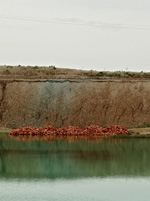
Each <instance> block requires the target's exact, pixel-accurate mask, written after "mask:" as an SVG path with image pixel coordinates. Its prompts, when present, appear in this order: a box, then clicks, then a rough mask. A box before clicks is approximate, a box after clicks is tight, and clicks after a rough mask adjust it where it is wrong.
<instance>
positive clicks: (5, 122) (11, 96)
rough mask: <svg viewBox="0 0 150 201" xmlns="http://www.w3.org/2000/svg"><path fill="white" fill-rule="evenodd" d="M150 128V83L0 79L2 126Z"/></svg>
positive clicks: (139, 81)
mask: <svg viewBox="0 0 150 201" xmlns="http://www.w3.org/2000/svg"><path fill="white" fill-rule="evenodd" d="M149 124H150V80H148V79H147V80H145V79H138V80H137V79H136V80H134V79H132V80H128V79H126V80H124V79H114V78H113V79H107V80H106V79H102V78H101V79H36V80H35V79H1V80H0V126H1V127H6V128H18V127H23V126H37V127H41V126H48V125H52V126H55V127H57V128H60V127H65V126H68V125H69V126H79V127H86V126H89V125H99V126H103V127H104V126H110V125H122V126H125V127H137V126H146V125H149Z"/></svg>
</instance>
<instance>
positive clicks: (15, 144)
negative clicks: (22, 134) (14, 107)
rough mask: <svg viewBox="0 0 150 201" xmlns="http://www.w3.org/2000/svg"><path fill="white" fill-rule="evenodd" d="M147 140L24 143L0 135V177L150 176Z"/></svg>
mask: <svg viewBox="0 0 150 201" xmlns="http://www.w3.org/2000/svg"><path fill="white" fill-rule="evenodd" d="M149 153H150V141H149V140H148V139H103V140H100V141H84V140H79V141H75V142H70V141H69V142H68V141H60V140H56V141H53V142H47V141H38V140H35V141H31V142H24V141H18V140H16V139H13V138H10V137H8V136H0V177H1V178H2V177H5V178H54V179H55V178H79V177H95V176H96V177H97V176H99V177H109V176H150V160H149Z"/></svg>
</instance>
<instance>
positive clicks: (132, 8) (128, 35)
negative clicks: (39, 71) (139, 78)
mask: <svg viewBox="0 0 150 201" xmlns="http://www.w3.org/2000/svg"><path fill="white" fill-rule="evenodd" d="M0 65H33V66H34V65H40V66H51V65H54V66H56V67H64V68H74V69H75V68H77V69H84V70H86V69H88V70H98V71H103V70H104V71H118V70H120V71H148V72H150V1H149V0H142V1H141V0H36V1H35V0H0Z"/></svg>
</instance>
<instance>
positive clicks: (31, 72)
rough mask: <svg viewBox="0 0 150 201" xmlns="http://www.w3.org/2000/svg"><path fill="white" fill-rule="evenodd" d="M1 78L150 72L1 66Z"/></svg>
mask: <svg viewBox="0 0 150 201" xmlns="http://www.w3.org/2000/svg"><path fill="white" fill-rule="evenodd" d="M0 78H1V79H66V78H68V79H76V78H78V79H84V78H93V79H100V78H103V79H107V78H117V79H122V78H124V79H125V78H128V79H129V78H134V79H136V78H145V79H149V78H150V73H144V72H140V73H137V72H125V71H117V72H106V71H93V70H90V71H87V70H75V69H66V68H57V67H55V66H49V67H38V66H20V65H19V66H0Z"/></svg>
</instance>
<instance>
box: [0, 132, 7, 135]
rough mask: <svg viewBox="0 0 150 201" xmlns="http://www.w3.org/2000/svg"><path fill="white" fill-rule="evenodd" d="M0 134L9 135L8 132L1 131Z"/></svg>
mask: <svg viewBox="0 0 150 201" xmlns="http://www.w3.org/2000/svg"><path fill="white" fill-rule="evenodd" d="M0 135H8V132H0Z"/></svg>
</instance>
